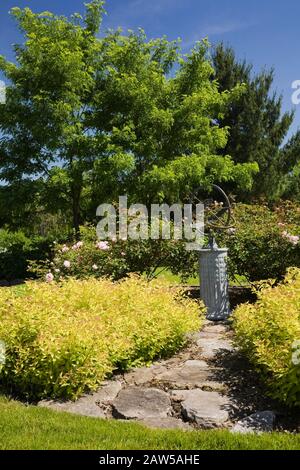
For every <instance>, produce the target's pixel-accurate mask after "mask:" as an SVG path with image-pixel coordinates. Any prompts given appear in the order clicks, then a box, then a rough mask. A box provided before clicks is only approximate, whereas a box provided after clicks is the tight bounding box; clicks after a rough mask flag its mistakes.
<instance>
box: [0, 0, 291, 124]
mask: <svg viewBox="0 0 300 470" xmlns="http://www.w3.org/2000/svg"><path fill="white" fill-rule="evenodd" d="M83 2H84V0H72V1H71V0H64V1H61V0H60V1H59V0H27V1H26V0H1V3H0V54H3V55H6V56H7V57H8V58H10V59H12V58H13V55H12V53H11V44H12V43H15V42H20V40H21V38H20V36H19V33H18V31H17V29H16V27H15V25H14V22H13V21H12V20H11V18H10V17H9V15H8V11H9V9H10V8H12V7H13V6H20V7H24V6H28V7H30V8H31V9H32V10H34V11H43V10H50V11H53V12H55V13H58V14H66V15H69V14H71V13H72V12H74V11H77V12H82V11H83ZM106 10H107V12H108V15H107V16H106V17H105V20H104V23H103V27H104V28H108V27H110V28H111V27H112V28H115V27H118V26H121V27H123V28H124V29H128V28H131V29H136V28H138V27H142V28H144V29H145V31H146V33H147V35H148V37H149V38H150V37H158V36H162V35H164V34H165V35H167V37H168V38H169V39H176V38H178V37H181V38H182V41H183V47H184V48H185V49H186V50H188V49H189V48H190V47H192V45H193V43H194V42H195V41H196V40H198V39H201V38H202V37H205V36H208V37H209V39H210V41H211V43H216V42H219V41H224V42H226V43H228V44H230V45H232V46H233V47H234V49H235V50H236V53H237V55H238V57H240V58H246V59H247V60H248V61H250V62H252V63H253V64H254V66H255V69H256V70H259V69H260V68H262V67H272V66H273V67H274V68H275V73H276V77H275V87H276V89H277V90H278V92H280V93H282V94H283V96H284V109H285V110H286V109H291V108H292V107H293V105H292V102H291V95H292V88H291V84H292V82H293V81H294V80H300V54H299V52H298V47H297V46H298V42H299V41H300V28H299V22H300V2H299V0H285V1H278V0H277V1H274V0H251V1H249V2H246V1H242V0H213V1H208V0H205V1H204V0H107V1H106ZM296 113H297V114H296V119H295V123H294V126H293V129H292V130H293V131H295V130H296V129H297V127H300V105H299V106H297V107H296Z"/></svg>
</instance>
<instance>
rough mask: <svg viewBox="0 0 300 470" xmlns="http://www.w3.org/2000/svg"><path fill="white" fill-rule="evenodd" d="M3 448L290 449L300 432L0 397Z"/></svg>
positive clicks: (297, 443) (297, 445) (297, 446)
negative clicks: (128, 418)
mask: <svg viewBox="0 0 300 470" xmlns="http://www.w3.org/2000/svg"><path fill="white" fill-rule="evenodd" d="M0 418H1V419H0V435H1V440H0V449H1V450H12V449H13V450H27V449H29V450H38V449H40V450H50V449H56V450H64V449H69V450H76V449H89V450H138V449H141V450H149V449H154V450H157V449H160V450H177V449H179V450H195V449H196V450H206V449H209V450H216V449H217V450H230V449H234V450H240V449H246V450H247V449H248V450H252V449H263V450H268V449H272V450H282V449H283V450H294V449H298V450H299V449H300V435H298V436H293V435H286V434H284V435H283V434H270V435H263V436H240V435H231V434H230V433H228V432H226V431H207V432H204V431H201V432H181V431H156V430H150V429H145V428H144V427H142V426H140V425H138V424H135V423H126V422H118V421H103V420H99V419H93V418H84V417H79V416H73V415H69V414H66V413H57V412H53V411H50V410H47V409H44V408H37V407H33V406H28V407H26V406H24V405H22V404H20V403H18V402H13V401H8V400H7V399H6V398H0Z"/></svg>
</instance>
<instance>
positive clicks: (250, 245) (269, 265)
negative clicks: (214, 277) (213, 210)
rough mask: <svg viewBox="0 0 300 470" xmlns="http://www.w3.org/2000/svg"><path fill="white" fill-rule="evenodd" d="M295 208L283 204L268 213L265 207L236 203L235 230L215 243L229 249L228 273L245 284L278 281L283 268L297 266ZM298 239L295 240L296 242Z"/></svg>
mask: <svg viewBox="0 0 300 470" xmlns="http://www.w3.org/2000/svg"><path fill="white" fill-rule="evenodd" d="M299 210H300V209H299V208H298V207H297V206H294V205H293V204H291V203H285V204H282V205H280V206H279V207H276V208H274V209H273V210H271V209H270V208H268V207H267V206H265V205H244V204H237V205H236V206H235V208H234V217H235V220H236V228H235V231H234V233H233V234H226V233H224V234H223V235H222V236H221V238H220V240H219V243H220V244H221V245H223V246H227V247H228V248H229V272H230V275H231V277H232V278H234V276H235V275H236V274H237V275H239V276H245V277H246V278H247V279H248V280H249V281H251V282H253V281H260V280H263V279H275V280H282V279H283V278H284V276H285V274H286V271H287V268H289V267H291V266H297V267H300V243H299V239H298V237H299V235H300V233H299V221H300V214H299ZM297 239H298V241H297Z"/></svg>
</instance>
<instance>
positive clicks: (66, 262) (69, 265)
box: [64, 261, 71, 269]
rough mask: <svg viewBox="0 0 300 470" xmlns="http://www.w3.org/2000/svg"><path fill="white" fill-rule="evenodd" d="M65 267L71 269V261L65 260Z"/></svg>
mask: <svg viewBox="0 0 300 470" xmlns="http://www.w3.org/2000/svg"><path fill="white" fill-rule="evenodd" d="M64 267H65V268H67V269H69V268H70V267H71V263H70V261H64Z"/></svg>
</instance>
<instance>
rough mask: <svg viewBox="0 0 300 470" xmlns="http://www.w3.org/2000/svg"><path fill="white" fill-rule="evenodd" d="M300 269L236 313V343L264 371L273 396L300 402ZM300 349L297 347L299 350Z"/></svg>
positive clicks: (285, 400) (291, 271) (290, 401)
mask: <svg viewBox="0 0 300 470" xmlns="http://www.w3.org/2000/svg"><path fill="white" fill-rule="evenodd" d="M299 307H300V270H299V269H291V270H290V271H289V274H288V275H287V277H286V279H285V282H283V283H282V284H280V285H278V286H277V287H275V288H267V289H265V290H263V291H262V292H260V293H258V302H257V303H256V304H255V305H248V304H246V305H242V306H240V307H238V308H237V310H236V311H235V313H234V328H235V332H236V338H237V343H238V345H239V346H240V347H241V349H242V350H243V351H244V352H245V353H246V354H247V356H248V357H249V358H250V360H251V361H252V362H253V364H254V365H255V366H256V367H257V368H258V369H259V370H260V371H261V373H262V377H263V379H264V380H265V381H266V383H267V385H268V386H269V388H270V390H271V394H272V396H273V397H275V398H277V399H279V400H281V401H282V402H284V403H285V404H287V405H290V406H299V405H300V315H299V312H300V309H299ZM297 348H298V349H297Z"/></svg>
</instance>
